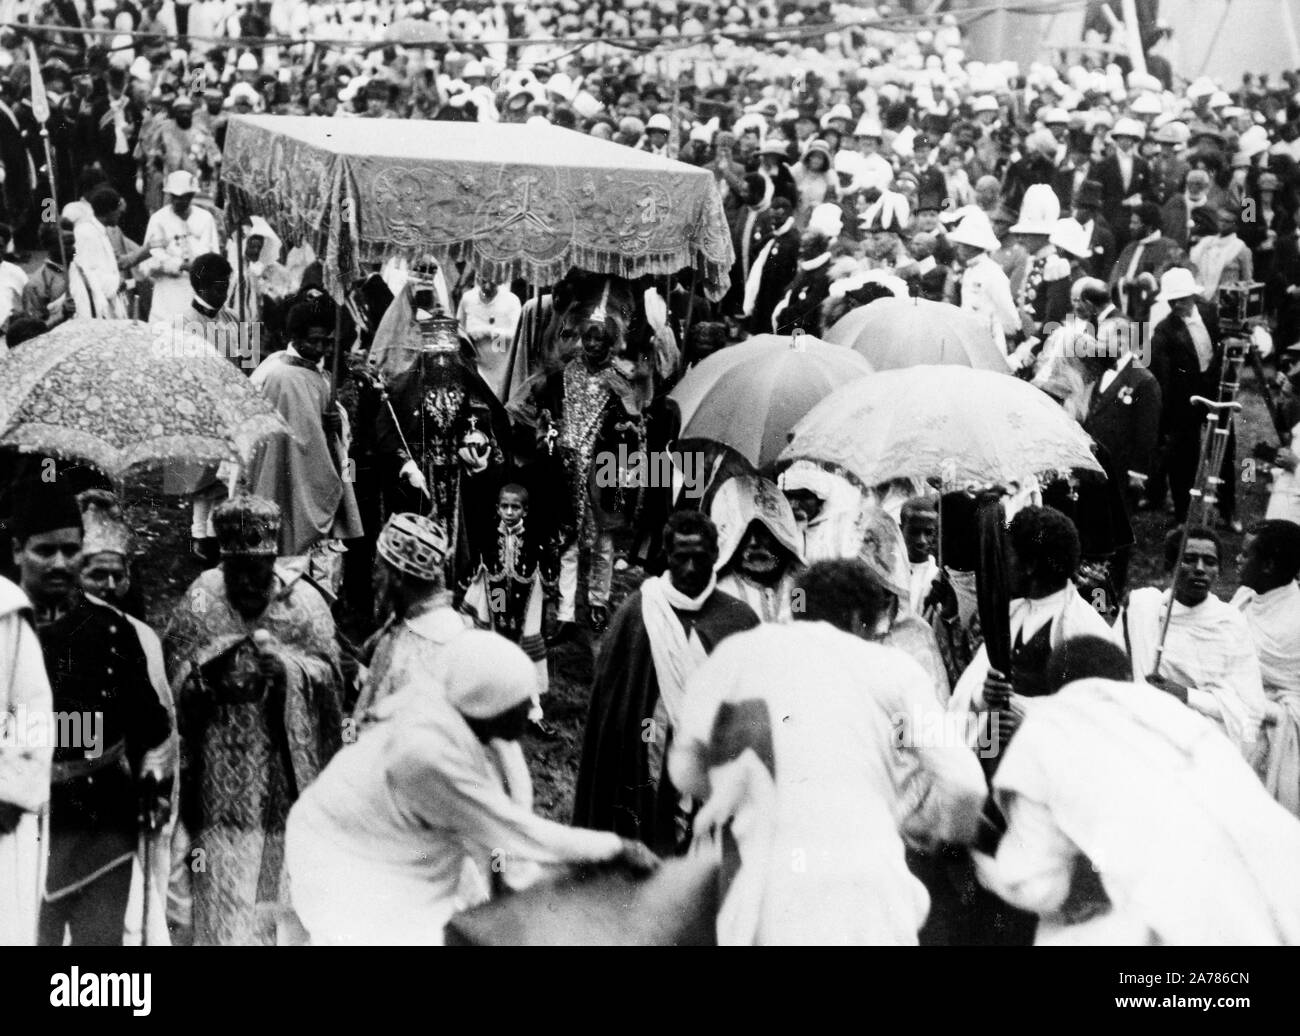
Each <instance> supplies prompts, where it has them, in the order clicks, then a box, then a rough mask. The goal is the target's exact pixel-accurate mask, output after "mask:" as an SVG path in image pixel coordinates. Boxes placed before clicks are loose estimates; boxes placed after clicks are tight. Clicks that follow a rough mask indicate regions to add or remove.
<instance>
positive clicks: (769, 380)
mask: <svg viewBox="0 0 1300 1036" xmlns="http://www.w3.org/2000/svg"><path fill="white" fill-rule="evenodd" d="M870 373H871V365H870V364H868V363H867V362H866V360H864V359H863V358H862V357H861V356H858V355H857V354H856V353H854V352H853V351H852V350H851V349H845V348H843V347H841V346H838V345H828V344H827V343H826V342H822V341H819V340H818V339H816V338H812V337H811V336H809V335H800V336H798V337H797V339H796V338H791V337H790V336H787V335H756V336H755V337H753V338H751V339H749V340H748V341H745V342H741V343H740V344H739V345H733V346H729V347H727V348H726V349H720V350H719V351H718V352H716V353H714V354H713V355H712V356H710V357H709V358H708V359H706V360H704V361H703V362H701V363H700V364H699V365H697V366H695V367H693V368H691V370H689V371H688V372H687V373H686V376H685V377H684V378H682V380H681V382H680V383H679V384H678V385H677V387H676V388H674V389H673V390H672V392H671V393H670V394H669V398H670V399H672V400H673V401H674V402H676V404H677V406H678V408H679V409H680V410H681V414H682V430H681V432H680V434H679V436H678V438H680V439H707V440H709V441H710V442H718V443H722V444H723V445H725V446H730V447H731V448H732V449H733V450H735V451H736V452H737V453H739V454H740V455H741V456H743V457H744V458H745V459H746V460H747V461H749V463H750V464H752V465H754V467H755V469H761V468H763V467H764V466H765V465H768V464H771V463H772V462H773V461H775V460H776V458H777V455H778V454H779V453H780V452H781V450H782V449H784V448H785V445H786V443H787V442H788V441H789V437H790V431H791V430H792V429H793V428H794V426H795V424H796V423H797V422H798V421H799V419H800V418H801V417H803V416H804V415H805V414H806V413H808V411H809V410H811V409H812V408H813V406H814V405H815V404H817V403H819V402H821V400H823V399H825V398H826V396H828V395H829V394H830V393H831V392H833V391H834V390H835V389H836V388H838V387H839V386H840V385H843V384H844V383H845V382H847V381H853V380H855V379H857V378H861V377H862V376H863V375H864V374H870Z"/></svg>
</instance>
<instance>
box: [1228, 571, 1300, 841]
mask: <svg viewBox="0 0 1300 1036" xmlns="http://www.w3.org/2000/svg"><path fill="white" fill-rule="evenodd" d="M1232 605H1233V607H1235V608H1238V609H1240V611H1241V614H1242V615H1243V616H1244V617H1245V619H1246V625H1247V626H1249V627H1250V633H1251V637H1252V639H1253V641H1254V644H1255V653H1256V654H1257V655H1258V656H1259V668H1260V674H1261V676H1262V678H1263V681H1264V693H1265V695H1267V696H1268V705H1267V719H1266V722H1265V723H1264V726H1263V730H1262V736H1261V737H1260V740H1259V746H1258V755H1257V756H1256V758H1255V770H1256V772H1257V773H1258V774H1259V775H1260V777H1261V778H1262V779H1263V781H1264V787H1265V788H1267V789H1268V793H1269V794H1270V795H1272V796H1273V798H1275V799H1277V801H1278V802H1280V803H1281V804H1282V805H1283V806H1285V807H1286V808H1287V809H1289V810H1290V811H1291V813H1292V814H1294V815H1295V816H1297V817H1300V586H1298V585H1297V584H1295V583H1288V584H1287V585H1286V586H1280V587H1278V588H1277V589H1275V590H1270V591H1269V592H1268V593H1265V594H1257V593H1255V591H1254V590H1251V589H1250V588H1249V587H1245V586H1243V587H1241V588H1240V589H1238V590H1237V593H1236V594H1235V595H1234V596H1233V598H1232Z"/></svg>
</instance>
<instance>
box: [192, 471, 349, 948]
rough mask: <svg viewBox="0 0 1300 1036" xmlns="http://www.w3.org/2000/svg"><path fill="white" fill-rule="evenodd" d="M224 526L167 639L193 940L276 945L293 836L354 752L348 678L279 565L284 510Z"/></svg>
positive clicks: (260, 504) (263, 503)
mask: <svg viewBox="0 0 1300 1036" xmlns="http://www.w3.org/2000/svg"><path fill="white" fill-rule="evenodd" d="M213 524H214V525H215V527H216V531H217V542H218V545H219V548H220V551H221V559H222V560H221V565H220V567H218V568H213V569H209V570H208V571H206V572H204V573H203V574H202V575H200V576H199V578H198V579H196V580H195V581H194V582H193V583H192V584H191V585H190V588H189V590H187V591H186V593H185V596H184V598H183V599H182V600H181V602H180V604H179V605H178V606H177V609H176V613H175V617H174V619H173V621H172V624H171V626H170V628H169V629H168V631H167V640H168V641H169V643H170V645H171V670H170V677H171V685H172V692H173V694H174V696H175V698H176V706H177V713H178V718H179V727H180V733H181V743H182V756H181V760H182V771H181V773H182V783H181V819H182V821H183V823H184V825H185V828H186V830H187V831H188V832H189V835H190V837H191V838H192V839H193V850H192V859H191V866H190V867H189V868H188V871H189V872H190V873H191V875H192V880H193V904H194V907H193V911H194V912H193V921H192V925H193V939H194V943H195V944H196V945H259V944H260V945H270V944H273V943H274V942H275V941H276V931H277V927H278V924H279V921H280V916H281V913H282V908H283V905H284V903H285V889H284V886H283V874H284V831H285V823H286V820H287V818H288V815H289V809H290V807H291V806H292V805H293V803H294V801H295V800H296V799H297V798H298V796H299V794H301V792H302V790H303V789H304V788H305V787H306V786H307V785H308V784H310V783H311V782H312V781H313V780H314V779H315V777H316V775H317V774H318V773H319V772H320V770H321V769H322V768H323V767H324V766H325V764H326V763H327V762H328V761H329V759H330V757H331V756H333V754H334V753H335V752H336V751H337V750H338V748H339V746H340V745H341V743H342V698H343V678H342V673H341V671H340V669H339V659H338V649H337V647H336V642H335V631H334V620H333V619H332V618H331V617H330V612H329V607H328V606H327V605H326V603H325V599H324V598H323V597H322V596H321V594H320V592H319V591H318V590H317V589H315V588H314V587H312V586H310V585H308V583H306V582H305V581H303V580H302V579H299V578H297V577H296V576H295V575H294V574H293V573H291V572H289V571H288V570H287V569H283V568H280V567H279V566H277V564H276V557H277V548H276V545H277V543H278V542H279V538H280V509H279V508H278V507H277V506H276V505H275V504H274V503H272V502H271V501H269V500H264V499H262V498H261V497H256V496H243V497H238V498H236V499H234V500H228V501H226V502H225V503H223V504H221V505H220V506H219V507H218V508H217V509H216V511H215V513H214V514H213ZM200 863H202V866H200Z"/></svg>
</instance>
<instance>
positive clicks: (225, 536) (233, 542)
mask: <svg viewBox="0 0 1300 1036" xmlns="http://www.w3.org/2000/svg"><path fill="white" fill-rule="evenodd" d="M212 526H213V528H214V529H215V530H216V533H217V545H218V546H219V547H220V548H221V556H222V557H223V558H231V557H272V558H273V557H276V556H277V555H278V554H279V553H280V549H279V540H280V506H279V504H276V503H274V502H272V501H270V500H267V499H266V498H265V497H260V496H239V497H235V499H233V500H227V501H226V502H225V503H223V504H221V505H220V506H218V507H217V509H216V510H215V511H213V512H212Z"/></svg>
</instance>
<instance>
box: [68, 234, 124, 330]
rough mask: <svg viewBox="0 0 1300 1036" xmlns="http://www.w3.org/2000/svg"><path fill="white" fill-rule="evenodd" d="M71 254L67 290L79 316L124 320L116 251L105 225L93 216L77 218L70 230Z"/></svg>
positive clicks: (120, 277) (120, 276)
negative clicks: (71, 238)
mask: <svg viewBox="0 0 1300 1036" xmlns="http://www.w3.org/2000/svg"><path fill="white" fill-rule="evenodd" d="M73 241H74V246H73V253H72V255H73V257H72V262H71V264H70V269H69V276H68V291H69V293H70V294H71V295H72V302H73V305H74V306H75V307H76V311H77V316H78V317H79V318H86V319H97V320H123V319H125V318H126V315H127V312H126V304H125V302H124V301H123V299H122V296H121V294H120V293H121V290H122V274H121V272H120V271H119V270H118V267H117V253H116V252H114V251H113V243H112V241H110V240H109V238H108V231H107V230H105V228H104V225H103V224H102V223H100V222H99V220H97V219H95V218H94V217H93V216H90V217H87V218H85V219H82V220H79V221H78V222H77V224H76V227H75V229H74V230H73Z"/></svg>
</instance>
